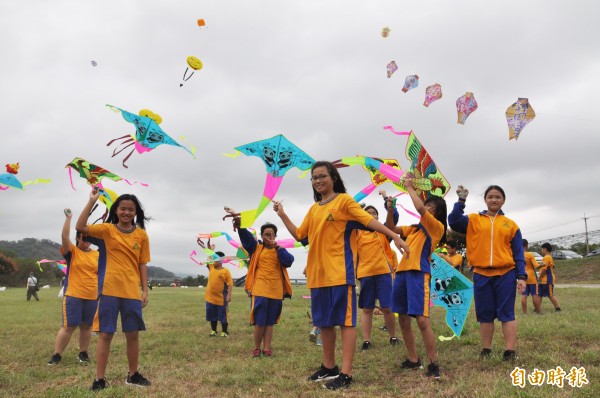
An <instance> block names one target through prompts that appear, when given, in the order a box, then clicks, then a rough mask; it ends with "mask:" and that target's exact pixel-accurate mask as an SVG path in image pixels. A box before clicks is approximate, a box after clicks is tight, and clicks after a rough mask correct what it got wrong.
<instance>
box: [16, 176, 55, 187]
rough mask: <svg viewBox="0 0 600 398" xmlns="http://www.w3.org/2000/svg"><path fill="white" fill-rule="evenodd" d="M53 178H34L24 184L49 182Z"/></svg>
mask: <svg viewBox="0 0 600 398" xmlns="http://www.w3.org/2000/svg"><path fill="white" fill-rule="evenodd" d="M50 181H51V180H50V179H49V178H47V179H44V178H38V179H37V180H32V181H25V182H24V183H23V186H24V187H25V186H27V185H34V184H48V183H49V182H50Z"/></svg>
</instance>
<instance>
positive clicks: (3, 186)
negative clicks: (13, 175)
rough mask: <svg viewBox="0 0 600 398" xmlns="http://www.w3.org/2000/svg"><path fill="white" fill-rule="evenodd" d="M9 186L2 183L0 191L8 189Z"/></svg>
mask: <svg viewBox="0 0 600 398" xmlns="http://www.w3.org/2000/svg"><path fill="white" fill-rule="evenodd" d="M8 188H9V186H8V185H0V191H6V190H7V189H8Z"/></svg>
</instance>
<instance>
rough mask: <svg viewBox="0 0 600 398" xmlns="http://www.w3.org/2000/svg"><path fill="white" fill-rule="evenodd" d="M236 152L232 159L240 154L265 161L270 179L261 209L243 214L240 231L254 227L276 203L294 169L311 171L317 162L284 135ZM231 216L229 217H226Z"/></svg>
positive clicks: (261, 202)
mask: <svg viewBox="0 0 600 398" xmlns="http://www.w3.org/2000/svg"><path fill="white" fill-rule="evenodd" d="M235 150H236V152H235V154H233V155H227V156H229V157H233V158H235V157H238V156H239V154H240V153H243V154H244V155H246V156H257V157H259V158H261V159H262V161H263V162H264V164H265V166H266V168H267V179H266V181H265V187H264V189H263V196H262V199H261V201H260V203H259V205H258V208H256V209H253V210H246V211H243V212H242V213H240V216H241V218H242V220H241V225H240V227H241V228H248V227H251V226H252V224H253V223H254V220H256V218H258V216H259V215H260V214H261V213H262V212H263V210H264V209H265V208H266V207H267V205H268V204H269V203H270V202H271V201H272V200H273V198H274V197H275V194H277V191H278V190H279V186H280V185H281V182H282V181H283V176H284V175H285V173H286V172H287V171H288V170H290V169H291V168H292V167H297V168H298V169H300V170H303V171H306V170H308V169H310V168H311V166H312V165H313V163H315V160H314V159H313V158H311V157H310V156H309V155H307V154H306V153H305V152H304V151H302V150H301V149H300V148H298V147H297V146H296V145H294V144H293V143H291V142H290V141H288V139H287V138H285V137H284V136H283V135H281V134H278V135H276V136H274V137H271V138H268V139H266V140H261V141H256V142H251V143H249V144H245V145H241V146H238V147H236V148H235ZM226 217H229V216H226Z"/></svg>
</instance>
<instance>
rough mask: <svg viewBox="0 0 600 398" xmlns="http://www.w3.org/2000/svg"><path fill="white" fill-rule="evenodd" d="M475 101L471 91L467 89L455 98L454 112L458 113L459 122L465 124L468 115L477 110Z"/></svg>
mask: <svg viewBox="0 0 600 398" xmlns="http://www.w3.org/2000/svg"><path fill="white" fill-rule="evenodd" d="M477 107H478V105H477V101H475V96H473V93H471V92H469V91H467V92H466V93H465V95H463V96H462V97H459V98H458V99H457V100H456V112H457V113H458V121H457V123H459V124H465V122H466V121H467V118H468V117H469V115H470V114H471V113H473V112H475V111H476V110H477Z"/></svg>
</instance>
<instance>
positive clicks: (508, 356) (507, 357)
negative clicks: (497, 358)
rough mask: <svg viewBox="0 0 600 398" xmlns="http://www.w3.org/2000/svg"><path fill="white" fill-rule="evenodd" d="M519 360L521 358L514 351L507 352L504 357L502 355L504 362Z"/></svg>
mask: <svg viewBox="0 0 600 398" xmlns="http://www.w3.org/2000/svg"><path fill="white" fill-rule="evenodd" d="M517 359H519V357H518V356H517V353H516V352H515V351H513V350H506V351H504V355H502V360H503V361H504V362H515V361H516V360H517Z"/></svg>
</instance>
